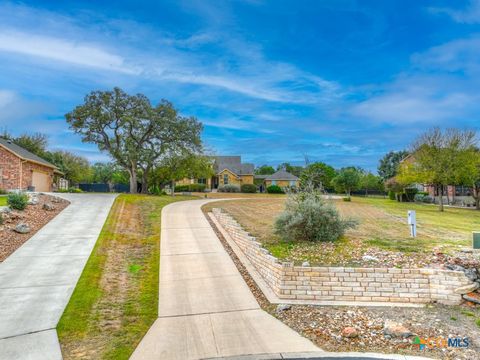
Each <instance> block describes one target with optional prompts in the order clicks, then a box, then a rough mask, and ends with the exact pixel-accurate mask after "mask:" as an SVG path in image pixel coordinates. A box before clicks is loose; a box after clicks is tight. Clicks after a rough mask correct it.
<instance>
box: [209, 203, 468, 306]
mask: <svg viewBox="0 0 480 360" xmlns="http://www.w3.org/2000/svg"><path fill="white" fill-rule="evenodd" d="M213 214H214V216H215V217H216V219H217V220H218V221H219V222H220V224H221V225H222V226H223V227H224V229H225V230H226V231H227V232H228V233H229V235H230V236H231V237H232V239H233V240H234V241H235V243H236V244H237V245H238V247H239V248H240V249H241V250H242V252H243V253H244V254H245V256H246V257H247V258H248V259H249V261H250V262H251V263H252V264H253V265H254V266H255V268H256V270H257V271H258V272H259V273H260V274H261V276H262V277H263V278H264V279H265V281H266V282H267V284H268V285H269V286H270V288H271V289H272V290H273V291H274V292H275V294H276V295H277V296H278V297H279V298H280V299H285V300H286V301H288V300H308V301H309V302H312V303H315V301H319V302H320V301H359V302H362V301H364V302H400V303H429V302H439V303H442V304H447V305H455V304H459V303H460V302H461V299H462V298H461V295H459V294H456V293H455V289H457V288H459V287H462V286H466V285H469V284H471V283H472V282H471V281H470V280H469V279H468V278H467V277H466V276H465V274H464V273H463V272H459V271H450V270H438V269H397V268H350V267H310V266H309V267H303V266H294V264H293V263H285V262H284V263H282V262H280V261H279V260H278V259H277V258H275V257H274V256H272V255H271V254H270V253H269V252H268V250H266V249H264V248H262V246H261V244H260V243H259V242H257V241H256V240H255V238H254V237H252V236H250V235H249V234H248V233H247V232H246V231H245V230H243V229H242V228H241V226H240V225H239V224H238V223H237V221H235V219H233V218H232V217H231V216H230V215H229V214H227V213H225V212H224V211H222V210H221V209H217V208H216V209H213Z"/></svg>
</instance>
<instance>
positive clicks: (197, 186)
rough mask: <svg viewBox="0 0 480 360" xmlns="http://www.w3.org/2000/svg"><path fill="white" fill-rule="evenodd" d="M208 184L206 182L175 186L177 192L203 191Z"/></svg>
mask: <svg viewBox="0 0 480 360" xmlns="http://www.w3.org/2000/svg"><path fill="white" fill-rule="evenodd" d="M206 187H207V186H206V185H205V184H188V185H177V186H175V192H192V191H193V192H203V191H205V188H206Z"/></svg>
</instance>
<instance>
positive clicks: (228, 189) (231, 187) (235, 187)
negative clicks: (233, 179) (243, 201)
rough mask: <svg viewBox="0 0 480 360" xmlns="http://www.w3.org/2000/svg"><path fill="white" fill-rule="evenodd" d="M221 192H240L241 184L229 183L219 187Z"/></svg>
mask: <svg viewBox="0 0 480 360" xmlns="http://www.w3.org/2000/svg"><path fill="white" fill-rule="evenodd" d="M218 191H219V192H227V193H238V192H240V186H238V185H233V184H227V185H222V186H219V187H218Z"/></svg>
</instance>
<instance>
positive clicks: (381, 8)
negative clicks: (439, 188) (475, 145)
mask: <svg viewBox="0 0 480 360" xmlns="http://www.w3.org/2000/svg"><path fill="white" fill-rule="evenodd" d="M68 3H71V2H58V1H43V2H42V1H37V2H29V1H24V2H22V3H17V2H0V68H1V70H0V129H4V128H6V129H7V130H9V131H10V132H13V133H14V134H20V133H23V132H34V131H39V132H43V133H46V134H48V135H49V137H50V143H51V147H52V148H62V149H68V150H71V151H74V152H77V153H79V154H82V155H84V156H86V157H88V158H89V159H90V160H91V161H92V162H93V161H98V160H105V159H107V157H106V155H103V154H100V153H98V151H97V149H96V147H95V146H94V145H89V144H82V142H81V141H80V139H79V137H78V136H76V135H75V134H73V133H71V131H70V130H69V129H68V127H67V125H66V123H65V120H64V114H65V113H67V112H68V111H70V110H71V109H73V107H74V106H75V105H78V104H80V103H81V102H82V100H83V97H84V95H85V94H87V93H88V92H89V91H91V90H97V89H100V90H106V89H111V88H113V87H114V86H119V87H121V88H123V89H124V90H126V91H127V92H130V93H137V92H141V93H144V94H145V95H147V96H148V97H149V98H150V99H151V100H152V101H153V102H157V101H159V100H160V99H162V98H166V99H168V100H170V101H172V102H173V103H174V104H175V105H176V106H177V108H178V109H179V110H180V111H181V112H182V113H183V114H184V115H193V116H196V117H197V118H198V119H199V120H200V121H201V122H203V123H204V125H205V130H204V133H203V138H204V142H205V143H206V145H207V147H208V148H209V149H210V150H211V151H213V152H215V153H217V154H225V155H227V154H241V155H242V156H243V158H244V160H247V161H251V162H254V163H256V164H257V165H260V164H263V163H267V164H272V165H275V164H278V163H280V162H283V161H289V162H291V163H295V164H302V163H303V161H304V156H305V155H308V157H309V159H310V160H311V161H314V160H319V161H325V162H327V163H329V164H331V165H333V166H335V167H341V166H347V165H355V166H362V167H365V168H367V169H372V170H374V169H376V166H377V163H378V159H379V158H380V157H381V156H382V155H383V154H384V153H385V152H387V151H389V150H399V149H403V148H406V147H408V145H409V144H410V143H411V141H412V140H413V139H414V137H415V136H416V135H418V134H419V133H420V132H422V131H424V130H425V129H427V128H429V127H432V126H435V125H437V126H442V127H452V126H455V127H461V128H464V127H465V128H478V126H479V124H480V122H479V117H480V115H479V114H480V111H479V110H480V99H479V97H480V92H479V91H478V89H479V85H480V76H479V75H480V0H475V1H473V0H472V1H411V0H398V1H395V0H389V1H384V0H375V1H374V0H371V1H347V0H335V1H321V0H317V1H306V0H305V1H300V0H296V1H279V0H272V1H267V0H244V1H240V0H237V1H233V0H232V1H220V0H215V1H213V0H212V1H209V0H196V1H182V0H180V1H135V2H132V1H122V0H120V1H115V6H112V2H106V1H104V2H100V1H77V2H75V5H71V4H68Z"/></svg>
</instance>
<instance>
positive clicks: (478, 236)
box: [472, 231, 480, 249]
mask: <svg viewBox="0 0 480 360" xmlns="http://www.w3.org/2000/svg"><path fill="white" fill-rule="evenodd" d="M472 247H473V248H474V249H480V231H474V232H473V241H472Z"/></svg>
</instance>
